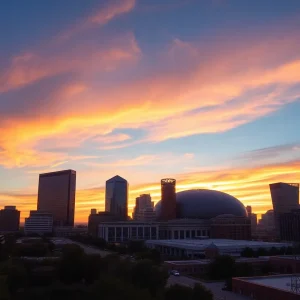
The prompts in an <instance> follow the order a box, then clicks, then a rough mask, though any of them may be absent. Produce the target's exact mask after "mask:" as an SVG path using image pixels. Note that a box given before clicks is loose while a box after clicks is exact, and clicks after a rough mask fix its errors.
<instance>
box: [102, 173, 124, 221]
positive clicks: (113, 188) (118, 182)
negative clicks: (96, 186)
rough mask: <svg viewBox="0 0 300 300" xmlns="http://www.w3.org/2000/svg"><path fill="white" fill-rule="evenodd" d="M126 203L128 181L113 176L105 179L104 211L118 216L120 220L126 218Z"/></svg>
mask: <svg viewBox="0 0 300 300" xmlns="http://www.w3.org/2000/svg"><path fill="white" fill-rule="evenodd" d="M127 204H128V182H127V181H126V180H125V179H124V178H122V177H120V176H118V175H117V176H115V177H113V178H111V179H109V180H107V181H106V186H105V211H106V212H109V213H111V214H112V215H115V216H117V217H119V219H120V220H127V219H128V213H127Z"/></svg>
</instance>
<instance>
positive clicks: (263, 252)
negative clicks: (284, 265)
mask: <svg viewBox="0 0 300 300" xmlns="http://www.w3.org/2000/svg"><path fill="white" fill-rule="evenodd" d="M256 255H257V256H266V255H267V251H266V249H264V248H258V249H257V251H256Z"/></svg>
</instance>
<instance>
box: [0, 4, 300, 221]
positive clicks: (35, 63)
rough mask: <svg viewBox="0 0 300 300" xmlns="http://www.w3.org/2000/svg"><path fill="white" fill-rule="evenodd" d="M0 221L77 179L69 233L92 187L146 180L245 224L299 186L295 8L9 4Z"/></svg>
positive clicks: (133, 191) (93, 199) (90, 199)
mask: <svg viewBox="0 0 300 300" xmlns="http://www.w3.org/2000/svg"><path fill="white" fill-rule="evenodd" d="M0 28H1V30H0V40H1V45H0V207H2V206H4V205H16V206H17V208H18V209H19V210H21V221H23V220H24V218H25V217H27V216H28V215H29V210H34V209H36V203H37V189H38V175H39V174H40V173H45V172H52V171H58V170H64V169H74V170H76V171H77V192H76V216H75V220H76V222H86V221H87V218H88V214H89V211H90V209H91V208H97V209H98V210H99V211H101V210H104V198H105V192H104V186H105V181H106V180H107V179H109V178H111V177H113V176H115V175H117V174H118V175H120V176H122V177H124V178H125V179H127V180H128V182H129V187H130V193H129V212H131V211H132V208H133V206H134V202H135V198H136V197H137V196H138V195H139V194H142V193H150V194H151V196H152V199H153V200H154V201H155V202H156V201H158V200H159V199H160V179H161V178H164V177H172V178H175V179H176V180H177V191H181V190H187V189H191V188H206V189H215V190H219V191H223V192H226V193H229V194H231V195H233V196H235V197H236V198H238V199H239V200H240V201H242V202H243V203H244V205H251V206H252V209H253V210H254V212H256V213H258V214H259V215H260V214H262V213H264V212H265V211H266V210H268V209H270V208H271V207H272V203H271V198H270V192H269V184H270V183H273V182H278V181H283V182H300V135H299V128H300V118H299V115H300V1H299V0H289V1H285V0H251V1H248V0H105V1H104V0H103V1H101V0H97V1H96V0H86V1H82V0H64V1H61V0H52V1H40V0H27V1H20V0H10V1H3V2H2V3H1V8H0Z"/></svg>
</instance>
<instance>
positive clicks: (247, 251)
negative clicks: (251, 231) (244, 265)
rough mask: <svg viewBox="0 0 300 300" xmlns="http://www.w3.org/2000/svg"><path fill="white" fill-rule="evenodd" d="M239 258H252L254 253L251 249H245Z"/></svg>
mask: <svg viewBox="0 0 300 300" xmlns="http://www.w3.org/2000/svg"><path fill="white" fill-rule="evenodd" d="M241 256H242V257H254V256H255V252H254V250H253V249H252V248H249V247H246V248H245V249H243V250H242V252H241Z"/></svg>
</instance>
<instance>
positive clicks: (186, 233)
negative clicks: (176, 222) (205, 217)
mask: <svg viewBox="0 0 300 300" xmlns="http://www.w3.org/2000/svg"><path fill="white" fill-rule="evenodd" d="M185 236H186V238H187V239H189V238H190V231H189V230H187V231H186V232H185Z"/></svg>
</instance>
